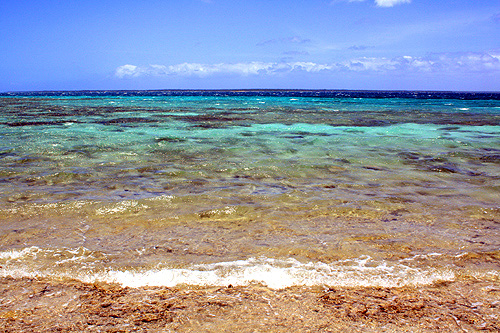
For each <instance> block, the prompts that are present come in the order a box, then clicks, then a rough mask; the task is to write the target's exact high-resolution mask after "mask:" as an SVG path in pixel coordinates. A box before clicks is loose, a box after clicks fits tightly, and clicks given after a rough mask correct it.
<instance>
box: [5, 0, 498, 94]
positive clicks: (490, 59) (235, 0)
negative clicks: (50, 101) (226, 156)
mask: <svg viewBox="0 0 500 333" xmlns="http://www.w3.org/2000/svg"><path fill="white" fill-rule="evenodd" d="M499 36H500V1H498V0H432V1H430V0H325V1H321V0H309V1H305V0H293V1H292V0H289V1H285V0H276V1H272V0H267V1H264V0H262V1H256V0H232V1H229V0H177V1H169V0H163V1H149V0H143V1H128V0H120V1H115V0H99V1H97V0H64V1H63V0H59V1H55V0H45V1H39V0H37V1H32V0H0V50H1V51H0V91H4V92H5V91H23V90H24V91H25V90H81V89H177V88H179V89H236V88H238V89H240V88H249V89H251V88H281V89H286V88H294V89H379V90H386V89H395V90H399V89H403V90H475V91H500V37H499Z"/></svg>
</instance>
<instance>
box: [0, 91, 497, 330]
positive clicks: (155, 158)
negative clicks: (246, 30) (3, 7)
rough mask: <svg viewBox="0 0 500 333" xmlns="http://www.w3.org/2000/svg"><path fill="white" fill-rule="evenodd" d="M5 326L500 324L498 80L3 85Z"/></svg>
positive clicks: (1, 313) (0, 261)
mask: <svg viewBox="0 0 500 333" xmlns="http://www.w3.org/2000/svg"><path fill="white" fill-rule="evenodd" d="M0 110H1V111H2V112H1V114H0V160H1V164H0V202H1V205H0V279H1V280H2V282H1V284H0V288H1V290H0V327H1V328H0V331H2V332H3V331H5V332H18V331H23V332H52V331H75V332H76V331H88V332H99V331H101V332H102V331H104V332H120V331H123V332H128V331H139V332H140V331H148V332H169V331H172V332H221V331H222V332H224V331H227V332H230V331H231V332H232V331H235V330H240V331H243V332H288V331H292V330H294V331H299V332H316V331H319V332H321V331H323V332H342V331H363V332H437V331H439V332H461V331H466V332H476V331H477V332H480V331H481V332H482V331H485V332H495V331H498V330H500V325H499V322H500V318H499V317H498V312H499V308H500V303H499V301H498V300H499V299H500V297H499V296H500V208H499V206H498V203H499V202H500V195H499V189H500V168H499V165H498V163H499V162H500V140H499V138H500V112H499V110H500V95H499V94H498V93H453V92H446V93H444V92H443V93H439V92H372V91H309V90H308V91H299V90H293V91H285V90H284V91H267V90H264V91H260V90H259V91H245V90H244V91H178V90H175V91H109V92H104V91H82V92H42V93H9V94H3V95H2V96H1V97H0Z"/></svg>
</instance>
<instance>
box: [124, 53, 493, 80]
mask: <svg viewBox="0 0 500 333" xmlns="http://www.w3.org/2000/svg"><path fill="white" fill-rule="evenodd" d="M499 71H500V52H484V53H473V52H468V53H439V54H430V55H428V56H425V57H411V56H400V57H395V58H385V57H379V58H377V57H360V58H355V59H351V60H347V61H343V62H336V63H330V64H318V63H315V62H258V61H254V62H241V63H218V64H200V63H182V64H176V65H170V66H166V65H147V66H136V65H131V64H126V65H123V66H120V67H118V68H117V69H116V70H115V76H116V77H118V78H120V79H123V78H134V77H140V76H160V77H161V76H197V77H208V76H213V75H239V76H249V75H280V74H286V73H291V72H307V73H318V72H379V73H384V72H387V73H389V72H390V73H412V72H420V73H433V72H435V73H443V72H453V73H468V72H474V73H496V72H499Z"/></svg>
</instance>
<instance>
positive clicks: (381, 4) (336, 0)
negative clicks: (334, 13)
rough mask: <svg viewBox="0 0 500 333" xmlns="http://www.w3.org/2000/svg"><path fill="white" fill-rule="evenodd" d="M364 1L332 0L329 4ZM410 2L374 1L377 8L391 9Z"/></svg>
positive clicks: (362, 0) (397, 0)
mask: <svg viewBox="0 0 500 333" xmlns="http://www.w3.org/2000/svg"><path fill="white" fill-rule="evenodd" d="M364 1H365V0H332V2H331V4H335V3H339V2H364ZM410 2H411V0H375V4H376V5H377V6H378V7H393V6H395V5H399V4H402V3H410Z"/></svg>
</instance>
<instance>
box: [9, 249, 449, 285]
mask: <svg viewBox="0 0 500 333" xmlns="http://www.w3.org/2000/svg"><path fill="white" fill-rule="evenodd" d="M432 255H434V256H435V255H437V254H432ZM107 259H109V258H107V256H106V255H104V254H102V253H99V252H95V251H90V250H88V249H85V248H78V249H64V250H49V249H40V248H38V247H30V248H26V249H22V250H12V251H5V252H0V263H1V268H0V276H2V277H6V276H12V277H15V278H20V277H43V278H55V279H65V278H69V279H76V280H80V281H82V282H86V283H95V282H105V283H116V284H119V285H122V286H124V287H132V288H139V287H147V286H150V287H152V286H157V287H174V286H181V285H190V286H202V287H208V286H229V285H232V286H245V285H251V284H262V285H265V286H267V287H269V288H271V289H284V288H287V287H293V286H325V287H389V288H390V287H402V286H417V285H430V284H433V283H436V282H441V281H453V280H455V279H456V277H457V276H456V272H453V271H452V270H449V269H437V268H431V267H429V268H417V267H412V266H411V265H409V264H408V260H406V261H398V262H393V263H390V262H386V261H377V260H374V259H373V258H371V257H369V256H361V257H359V258H352V259H345V260H339V261H336V262H332V263H324V262H306V263H304V262H300V261H298V260H296V259H293V258H288V259H275V258H266V257H260V258H248V259H245V260H236V261H228V262H218V263H205V264H191V265H187V266H186V267H181V268H179V267H162V266H165V265H164V264H162V263H158V264H157V265H156V266H155V267H154V268H148V269H145V268H133V269H132V268H109V267H106V266H105V263H106V262H109V261H110V260H107Z"/></svg>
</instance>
